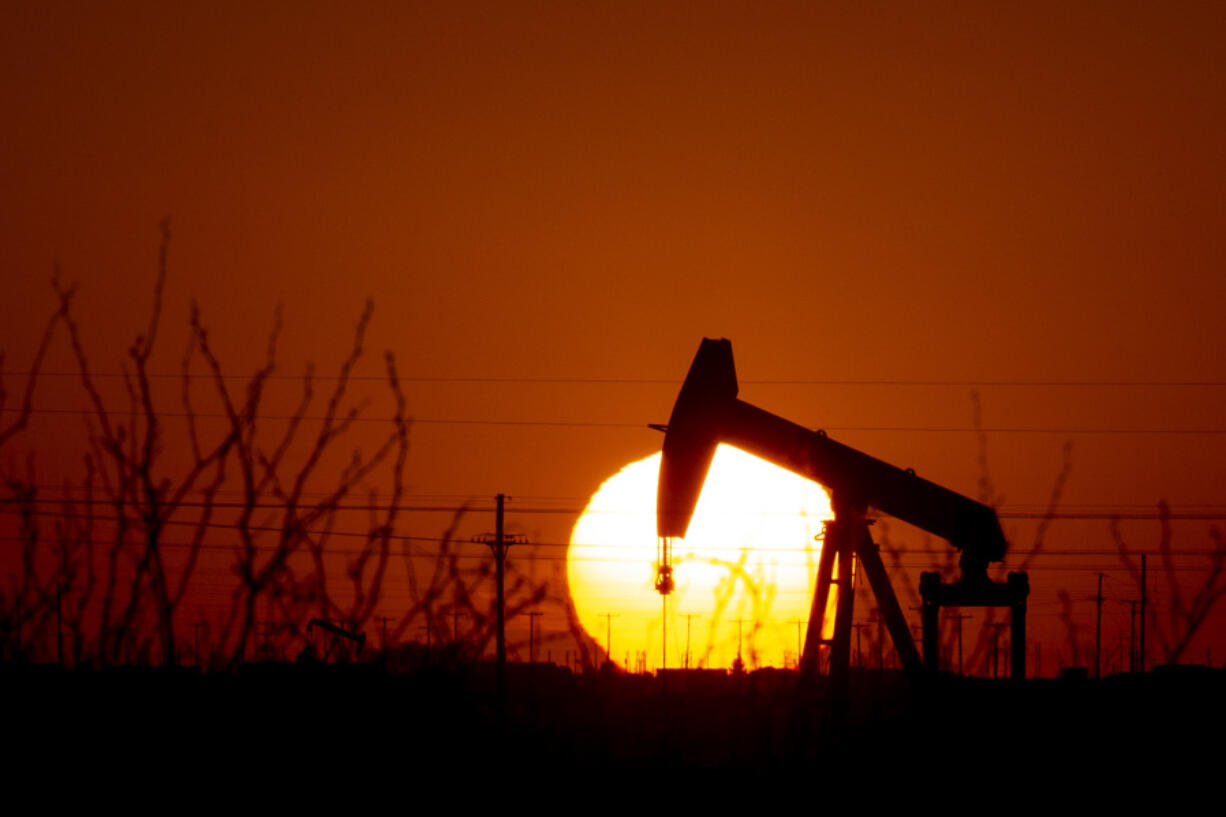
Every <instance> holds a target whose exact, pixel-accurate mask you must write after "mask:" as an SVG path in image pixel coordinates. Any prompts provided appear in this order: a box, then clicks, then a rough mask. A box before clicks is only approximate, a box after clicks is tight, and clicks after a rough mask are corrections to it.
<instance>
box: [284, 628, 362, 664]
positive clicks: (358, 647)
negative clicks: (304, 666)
mask: <svg viewBox="0 0 1226 817" xmlns="http://www.w3.org/2000/svg"><path fill="white" fill-rule="evenodd" d="M316 627H318V628H319V629H321V630H323V631H324V632H325V633H328V634H329V635H330V636H331V637H330V638H328V639H327V642H328V646H327V649H325V650H324V654H323V658H322V659H321V660H322V661H323V662H324V663H327V661H328V658H330V657H331V656H332V651H333V650H335V649H336V645H337V644H338V643H340V642H341V641H342V640H345V641H349V642H350V643H352V644H353V645H354V654H355V655H357V654H360V653H361V652H362V647H364V646H366V633H355V632H353V631H352V630H346V629H345V628H344V627H342V626H341V625H339V624H337V623H335V622H333V621H328V620H327V619H326V618H313V619H311V621H310V622H309V623H308V624H307V637H308V638H309V637H310V635H311V631H312V630H314V629H315V628H316ZM313 652H314V650H313V649H312V648H311V645H310V644H308V645H307V646H306V647H305V648H303V650H302V652H301V653H300V654H299V656H298V660H299V661H310V660H313V657H314V656H313Z"/></svg>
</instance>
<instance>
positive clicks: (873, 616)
mask: <svg viewBox="0 0 1226 817" xmlns="http://www.w3.org/2000/svg"><path fill="white" fill-rule="evenodd" d="M868 622H869V624H876V625H877V671H878V672H880V671H882V670H884V669H885V633H884V632H882V630H881V626H882V625H883V624H884V623H885V619H884V618H882V617H881V610H879V609H877V608H876V607H874V608H873V609H872V610H870V611H869V619H868Z"/></svg>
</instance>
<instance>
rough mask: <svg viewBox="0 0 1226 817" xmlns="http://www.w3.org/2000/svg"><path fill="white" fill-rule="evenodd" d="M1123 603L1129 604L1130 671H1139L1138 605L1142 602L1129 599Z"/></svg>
mask: <svg viewBox="0 0 1226 817" xmlns="http://www.w3.org/2000/svg"><path fill="white" fill-rule="evenodd" d="M1121 603H1122V604H1127V605H1128V671H1129V672H1136V671H1137V605H1138V604H1140V603H1141V602H1139V601H1137V600H1135V599H1127V600H1125V601H1123V602H1121Z"/></svg>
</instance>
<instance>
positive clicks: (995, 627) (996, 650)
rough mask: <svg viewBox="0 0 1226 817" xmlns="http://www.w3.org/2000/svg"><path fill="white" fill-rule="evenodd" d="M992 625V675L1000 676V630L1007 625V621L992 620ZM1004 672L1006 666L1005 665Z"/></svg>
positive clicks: (994, 676)
mask: <svg viewBox="0 0 1226 817" xmlns="http://www.w3.org/2000/svg"><path fill="white" fill-rule="evenodd" d="M990 626H991V627H992V677H993V678H999V677H1000V631H1001V630H1002V629H1004V628H1005V627H1008V626H1009V622H1007V621H994V622H992V624H991V625H990ZM1005 669H1006V672H1008V668H1007V667H1006V668H1005Z"/></svg>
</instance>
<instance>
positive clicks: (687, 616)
mask: <svg viewBox="0 0 1226 817" xmlns="http://www.w3.org/2000/svg"><path fill="white" fill-rule="evenodd" d="M695 615H697V614H696V613H686V614H685V668H686V669H689V668H690V626H691V625H692V624H693V623H694V616H695Z"/></svg>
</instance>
